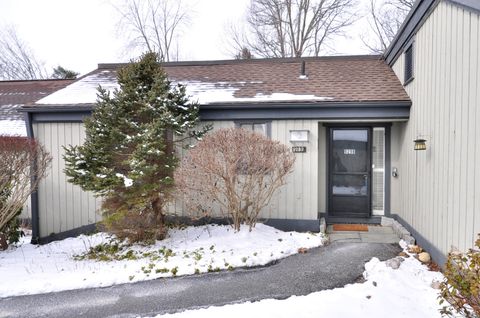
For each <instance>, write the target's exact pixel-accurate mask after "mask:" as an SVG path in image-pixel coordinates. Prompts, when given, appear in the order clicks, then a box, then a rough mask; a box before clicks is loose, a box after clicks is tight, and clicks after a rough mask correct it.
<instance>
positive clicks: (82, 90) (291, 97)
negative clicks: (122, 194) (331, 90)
mask: <svg viewBox="0 0 480 318" xmlns="http://www.w3.org/2000/svg"><path fill="white" fill-rule="evenodd" d="M111 75H112V72H111V71H102V72H100V73H98V74H92V75H90V76H87V77H85V78H83V79H81V80H79V81H77V82H75V83H73V84H70V85H69V86H67V87H65V88H63V89H61V90H59V91H56V92H55V93H53V94H51V95H49V96H46V97H44V98H42V99H40V100H39V101H37V102H36V104H44V105H70V104H94V103H95V102H96V100H97V88H98V87H99V86H101V87H102V88H104V89H106V90H107V91H109V92H113V91H114V90H115V89H118V88H119V85H118V83H117V81H116V79H115V78H113V77H112V76H111ZM261 83H262V82H225V81H220V82H209V81H178V82H175V81H172V86H174V85H177V84H182V85H185V86H186V92H187V95H188V96H189V98H190V99H192V100H193V101H196V102H198V103H199V104H202V105H207V104H215V103H233V102H271V101H312V100H328V99H331V98H330V97H322V96H315V95H312V94H298V95H297V94H291V93H282V92H278V93H272V94H263V93H257V94H256V95H254V96H252V97H235V95H234V94H235V92H236V91H238V90H240V89H241V88H242V87H244V86H245V85H246V84H261Z"/></svg>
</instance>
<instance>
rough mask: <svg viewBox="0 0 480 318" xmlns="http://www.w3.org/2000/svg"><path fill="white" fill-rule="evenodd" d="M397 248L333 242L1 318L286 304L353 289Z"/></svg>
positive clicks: (68, 296)
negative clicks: (264, 262) (274, 259)
mask: <svg viewBox="0 0 480 318" xmlns="http://www.w3.org/2000/svg"><path fill="white" fill-rule="evenodd" d="M400 250H401V249H400V247H399V246H398V244H379V243H349V242H333V243H332V244H330V245H327V246H326V247H321V248H315V249H312V250H309V251H308V253H306V254H297V255H293V256H290V257H288V258H285V259H283V260H281V261H279V262H278V263H276V264H274V265H272V266H268V267H263V268H254V269H245V270H235V271H233V272H220V273H211V274H204V275H196V276H184V277H179V278H168V279H158V280H152V281H146V282H139V283H132V284H124V285H117V286H112V287H107V288H95V289H80V290H72V291H65V292H58V293H49V294H40V295H31V296H19V297H10V298H3V299H0V317H62V318H63V317H139V316H143V317H144V316H154V315H156V314H161V313H170V312H177V311H182V310H185V309H194V308H200V307H207V306H211V305H216V306H219V305H225V304H229V303H240V302H245V301H256V300H260V299H265V298H277V299H283V298H287V297H289V296H291V295H306V294H309V293H312V292H315V291H319V290H324V289H331V288H336V287H342V286H344V285H346V284H349V283H353V282H354V281H355V280H356V279H357V278H358V277H359V276H360V275H361V274H362V273H363V271H364V264H365V262H368V261H369V260H370V259H371V258H372V257H377V258H379V259H381V260H386V259H389V258H392V257H394V256H396V255H397V254H398V253H399V252H400Z"/></svg>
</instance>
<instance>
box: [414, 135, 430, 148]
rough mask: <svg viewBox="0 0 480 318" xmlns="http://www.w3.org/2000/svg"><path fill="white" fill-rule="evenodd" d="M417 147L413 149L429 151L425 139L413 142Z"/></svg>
mask: <svg viewBox="0 0 480 318" xmlns="http://www.w3.org/2000/svg"><path fill="white" fill-rule="evenodd" d="M413 142H414V143H415V146H414V147H413V149H414V150H427V144H426V143H425V142H426V140H425V139H420V138H419V139H415V140H414V141H413Z"/></svg>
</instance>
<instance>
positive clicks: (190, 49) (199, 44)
mask: <svg viewBox="0 0 480 318" xmlns="http://www.w3.org/2000/svg"><path fill="white" fill-rule="evenodd" d="M116 1H119V0H0V21H1V22H0V27H1V26H2V25H9V24H10V25H14V26H15V27H16V29H17V32H18V35H19V36H20V37H21V38H22V39H23V40H24V41H25V42H27V43H28V45H29V46H30V47H31V49H32V50H33V51H34V53H35V56H36V57H37V59H38V60H41V61H43V62H45V65H46V66H47V67H48V68H49V69H50V68H52V67H54V66H56V65H62V66H64V67H66V68H69V69H73V70H75V71H77V72H80V73H82V74H84V73H86V72H89V71H92V70H94V69H95V68H96V67H97V64H98V63H112V62H124V61H128V60H129V59H130V58H131V57H132V56H131V55H129V52H128V50H126V49H125V39H122V37H121V35H119V34H118V32H116V24H117V21H118V14H117V11H116V10H115V8H114V6H113V5H114V4H115V3H116ZM359 1H360V2H362V3H361V4H362V5H365V4H366V1H367V0H359ZM185 3H186V4H187V5H188V7H189V8H190V10H191V11H192V12H193V14H192V19H191V23H190V25H189V27H188V31H187V32H185V34H184V35H183V37H182V45H181V50H180V58H181V59H182V60H215V59H229V58H231V55H230V54H229V51H228V49H227V48H226V45H225V26H226V25H227V24H229V23H231V22H238V21H241V20H242V17H243V16H244V13H245V10H246V7H247V5H248V3H249V0H185ZM366 31H367V27H366V25H365V22H364V21H363V22H362V21H361V22H359V23H358V24H356V25H354V26H353V27H352V28H351V29H350V30H349V31H348V34H349V38H346V39H339V40H338V41H336V42H335V45H334V49H335V51H334V52H333V51H332V52H331V53H332V54H365V53H368V51H367V50H366V49H365V48H364V47H363V45H362V43H361V41H360V39H359V34H361V33H365V32H366Z"/></svg>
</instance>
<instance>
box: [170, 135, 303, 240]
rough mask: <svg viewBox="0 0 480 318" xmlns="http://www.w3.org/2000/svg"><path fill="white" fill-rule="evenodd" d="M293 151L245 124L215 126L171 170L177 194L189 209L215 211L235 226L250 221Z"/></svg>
mask: <svg viewBox="0 0 480 318" xmlns="http://www.w3.org/2000/svg"><path fill="white" fill-rule="evenodd" d="M294 162H295V156H294V155H293V154H292V153H291V152H290V151H289V149H288V147H287V146H285V145H282V144H281V143H280V142H278V141H273V140H270V139H268V138H266V137H264V136H263V135H260V134H257V133H253V132H250V131H247V130H244V129H235V128H231V129H220V130H218V131H216V132H214V133H211V134H209V135H207V136H206V137H205V138H204V140H202V141H201V142H200V143H198V145H197V146H195V147H194V148H193V149H191V150H190V151H189V152H188V153H187V155H186V156H185V158H184V159H183V161H182V163H181V165H180V167H179V169H177V171H176V172H175V180H176V186H177V195H180V196H181V197H182V200H183V202H184V203H185V205H186V207H187V209H188V210H189V212H190V213H192V214H194V215H205V216H209V215H212V214H213V213H214V212H215V211H216V212H219V213H220V215H222V216H225V217H230V218H231V219H232V222H233V226H234V229H235V230H236V231H238V230H240V225H241V224H242V223H245V224H247V225H249V226H250V230H251V229H252V227H254V226H255V224H256V222H257V218H258V215H259V213H260V211H261V210H262V209H263V208H264V207H266V206H267V205H268V204H269V202H270V200H271V198H272V196H273V194H274V193H275V191H277V190H278V189H279V188H280V187H281V186H282V185H284V184H285V183H286V179H287V176H288V174H289V173H291V172H292V170H293V164H294Z"/></svg>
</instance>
